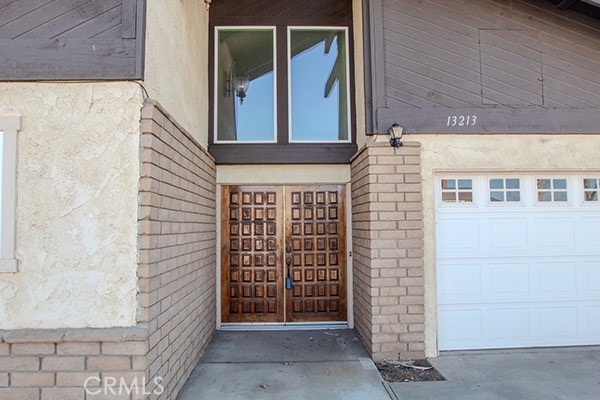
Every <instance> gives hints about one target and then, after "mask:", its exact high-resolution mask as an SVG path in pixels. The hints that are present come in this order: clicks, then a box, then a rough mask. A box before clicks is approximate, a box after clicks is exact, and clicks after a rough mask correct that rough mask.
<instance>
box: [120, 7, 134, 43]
mask: <svg viewBox="0 0 600 400" xmlns="http://www.w3.org/2000/svg"><path fill="white" fill-rule="evenodd" d="M136 17H137V0H123V3H122V5H121V38H122V39H134V38H135V35H136Z"/></svg>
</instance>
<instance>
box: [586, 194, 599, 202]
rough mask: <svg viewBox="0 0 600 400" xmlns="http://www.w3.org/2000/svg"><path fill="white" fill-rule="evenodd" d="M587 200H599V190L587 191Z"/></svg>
mask: <svg viewBox="0 0 600 400" xmlns="http://www.w3.org/2000/svg"><path fill="white" fill-rule="evenodd" d="M585 201H598V192H585Z"/></svg>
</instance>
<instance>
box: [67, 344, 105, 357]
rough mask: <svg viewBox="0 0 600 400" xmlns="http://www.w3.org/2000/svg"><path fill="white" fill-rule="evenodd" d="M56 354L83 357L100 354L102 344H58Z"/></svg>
mask: <svg viewBox="0 0 600 400" xmlns="http://www.w3.org/2000/svg"><path fill="white" fill-rule="evenodd" d="M56 354H59V355H82V356H87V355H94V354H100V343H93V342H92V343H58V344H57V345H56Z"/></svg>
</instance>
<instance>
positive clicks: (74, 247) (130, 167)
mask: <svg viewBox="0 0 600 400" xmlns="http://www.w3.org/2000/svg"><path fill="white" fill-rule="evenodd" d="M142 102H143V97H142V93H141V89H140V87H139V86H138V85H137V84H135V83H46V84H35V83H2V84H0V114H5V115H6V114H11V115H14V114H16V115H21V116H22V129H21V130H20V131H19V133H18V177H17V215H16V218H17V241H16V256H17V259H18V260H19V271H18V272H17V273H13V274H0V329H17V328H57V327H69V328H79V327H111V326H131V325H134V324H135V318H136V283H137V281H136V267H137V260H136V259H137V254H136V247H137V238H136V235H137V182H138V177H139V166H138V162H139V161H138V159H139V126H140V125H139V124H140V115H139V114H140V109H141V106H142Z"/></svg>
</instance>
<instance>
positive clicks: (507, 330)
mask: <svg viewBox="0 0 600 400" xmlns="http://www.w3.org/2000/svg"><path fill="white" fill-rule="evenodd" d="M488 314H489V316H488V318H486V319H487V320H488V321H489V325H490V327H489V330H490V332H489V337H490V338H491V342H492V343H494V344H496V345H497V346H498V347H504V346H507V345H508V346H510V345H514V343H525V342H526V343H529V342H530V341H531V310H530V309H529V308H528V307H507V308H496V309H491V310H489V312H488Z"/></svg>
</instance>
